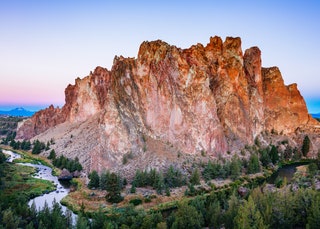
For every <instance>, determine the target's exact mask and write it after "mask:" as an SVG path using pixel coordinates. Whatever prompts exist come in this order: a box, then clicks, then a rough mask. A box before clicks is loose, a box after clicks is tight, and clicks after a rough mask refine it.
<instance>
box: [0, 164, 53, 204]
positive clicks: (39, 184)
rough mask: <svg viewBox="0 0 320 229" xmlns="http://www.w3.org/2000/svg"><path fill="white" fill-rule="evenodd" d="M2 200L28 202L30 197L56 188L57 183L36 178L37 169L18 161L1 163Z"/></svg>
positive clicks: (11, 202) (5, 202)
mask: <svg viewBox="0 0 320 229" xmlns="http://www.w3.org/2000/svg"><path fill="white" fill-rule="evenodd" d="M0 170H1V171H2V172H1V189H0V201H1V203H2V204H6V205H10V204H17V203H19V202H21V203H23V202H27V201H28V200H29V199H31V198H34V197H36V196H40V195H42V194H44V193H48V192H51V191H53V190H55V185H54V184H53V183H52V182H50V181H47V180H42V179H37V178H34V177H33V175H34V174H35V173H36V169H35V168H32V167H29V166H24V165H19V164H16V163H2V164H0Z"/></svg>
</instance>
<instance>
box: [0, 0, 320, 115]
mask: <svg viewBox="0 0 320 229" xmlns="http://www.w3.org/2000/svg"><path fill="white" fill-rule="evenodd" d="M319 22H320V1H316V0H314V1H296V0H293V1H275V0H268V1H267V0H260V1H221V0H220V1H214V0H211V1H203V0H198V1H156V2H153V1H94V0H92V1H74V0H69V1H62V0H55V1H40V0H39V1H35V0H29V1H22V0H20V1H15V0H11V1H1V3H0V31H1V36H0V50H1V51H0V85H1V87H0V104H2V105H3V104H7V105H8V104H12V103H14V104H15V105H17V104H18V105H23V104H26V103H28V104H29V105H30V104H31V105H33V106H34V105H35V104H36V105H39V104H41V105H48V104H51V103H53V104H54V105H60V106H61V105H63V103H64V89H65V88H66V86H67V85H68V84H69V83H71V84H73V83H74V79H75V78H76V77H80V78H82V77H84V76H86V75H88V74H89V72H90V71H91V70H93V69H94V68H95V67H96V66H98V65H99V66H103V67H107V68H108V69H110V68H111V65H112V62H113V58H114V56H115V55H123V56H125V57H136V55H137V53H138V49H139V45H140V44H141V43H142V41H144V40H155V39H162V40H164V41H166V42H168V43H169V44H172V45H176V46H178V47H181V48H188V47H189V46H191V45H193V44H196V43H202V44H204V45H205V44H207V43H208V42H209V38H210V36H215V35H218V36H221V37H222V38H223V39H225V37H226V36H239V37H241V39H242V48H243V50H245V49H247V48H249V47H251V46H258V47H259V48H260V49H261V51H262V61H263V62H262V65H263V66H265V67H270V66H278V67H279V68H280V70H281V72H282V76H283V78H284V80H285V83H286V84H291V83H297V84H298V88H299V89H300V92H301V94H302V95H303V96H304V98H305V99H306V101H307V104H308V108H309V112H311V113H318V112H320V90H319V85H320V68H319V67H318V66H319V64H320V23H319Z"/></svg>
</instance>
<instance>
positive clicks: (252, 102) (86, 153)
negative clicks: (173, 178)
mask: <svg viewBox="0 0 320 229" xmlns="http://www.w3.org/2000/svg"><path fill="white" fill-rule="evenodd" d="M65 94H66V99H65V105H64V106H63V108H62V109H59V108H53V107H52V106H51V107H49V108H47V109H45V110H43V111H40V112H38V113H36V114H35V115H34V116H33V117H32V118H31V119H29V120H27V121H26V122H25V123H24V124H23V125H22V126H21V127H20V128H19V130H18V135H17V136H18V138H27V139H30V138H33V137H35V136H36V138H40V139H43V140H48V139H50V138H54V139H55V140H56V143H57V144H56V146H55V147H57V149H58V151H59V152H60V153H63V154H65V155H67V156H68V155H69V156H75V155H78V156H79V155H80V160H81V161H82V162H83V163H84V164H85V165H86V166H87V168H88V169H97V170H98V171H101V170H103V169H105V168H109V169H110V168H114V167H117V166H121V167H123V168H126V167H127V169H128V170H130V168H129V167H130V163H129V164H128V165H122V159H123V158H124V157H126V155H133V156H134V157H135V158H136V160H137V161H138V163H137V164H136V165H138V166H140V167H147V166H150V167H153V166H158V167H159V166H165V165H166V164H168V163H172V162H173V161H175V160H176V158H177V154H178V156H179V155H183V156H188V155H198V154H200V152H206V154H207V155H208V156H209V157H215V156H217V155H218V154H224V153H225V152H227V151H235V150H238V149H241V148H242V147H243V146H244V145H246V144H252V143H253V141H254V139H255V137H256V136H258V135H259V134H260V133H261V132H262V131H265V130H268V131H271V130H275V131H278V132H279V133H280V132H282V133H284V134H291V133H294V132H295V131H296V130H297V129H298V128H304V127H305V126H308V125H313V124H314V122H315V120H313V119H312V118H311V117H310V116H309V115H308V112H307V108H306V104H305V102H304V99H303V98H302V96H301V95H300V93H299V91H298V89H297V85H295V84H293V85H289V86H286V85H285V84H284V82H283V79H282V76H281V73H280V71H279V69H278V68H276V67H272V68H262V67H261V51H260V50H259V48H257V47H252V48H250V49H248V50H246V51H245V53H244V54H243V52H242V49H241V40H240V38H231V37H227V38H226V40H225V41H224V42H223V41H222V40H221V38H220V37H212V38H210V42H209V43H208V44H207V45H206V46H203V45H202V44H197V45H194V46H192V47H190V48H189V49H180V48H177V47H175V46H171V45H169V44H167V43H165V42H163V41H160V40H157V41H152V42H143V43H142V44H141V46H140V49H139V53H138V56H137V58H124V57H122V56H120V57H115V59H114V63H113V67H112V69H111V71H108V70H107V69H105V68H102V67H97V68H96V69H95V71H94V72H93V73H90V75H89V76H87V77H85V78H83V79H79V78H78V79H76V81H75V85H69V86H68V87H67V88H66V90H65Z"/></svg>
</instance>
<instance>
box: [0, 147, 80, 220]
mask: <svg viewBox="0 0 320 229" xmlns="http://www.w3.org/2000/svg"><path fill="white" fill-rule="evenodd" d="M3 152H4V153H5V154H7V155H9V156H10V157H9V158H8V159H7V162H13V160H14V159H19V158H21V155H20V154H17V153H14V152H12V151H9V150H4V151H3ZM18 164H20V165H24V166H30V167H33V168H36V169H37V172H36V174H35V175H34V177H35V178H39V179H44V180H48V181H51V182H52V183H53V184H54V185H55V186H56V190H55V191H53V192H49V193H46V194H43V195H42V196H38V197H35V198H32V199H30V200H29V203H28V205H29V206H31V205H32V204H33V203H34V204H35V206H36V209H43V207H44V206H45V205H46V204H47V206H48V207H49V208H51V207H52V205H53V202H54V201H56V202H57V203H59V204H60V201H61V200H62V198H63V197H65V196H66V195H68V193H69V192H70V183H69V182H63V181H59V180H58V177H56V176H53V175H52V169H51V168H50V167H48V166H45V165H42V164H31V163H18ZM60 205H61V204H60ZM61 209H62V211H63V212H64V213H65V214H66V213H67V208H66V207H65V206H63V205H61ZM70 212H71V211H70ZM76 218H77V215H75V214H74V213H72V219H73V222H76Z"/></svg>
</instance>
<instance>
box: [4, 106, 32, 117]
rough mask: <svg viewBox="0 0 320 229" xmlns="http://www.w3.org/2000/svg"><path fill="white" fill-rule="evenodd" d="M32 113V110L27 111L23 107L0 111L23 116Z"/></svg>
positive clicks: (5, 113)
mask: <svg viewBox="0 0 320 229" xmlns="http://www.w3.org/2000/svg"><path fill="white" fill-rule="evenodd" d="M34 113H35V112H34V111H28V110H26V109H24V108H23V107H18V108H15V109H13V110H10V111H0V115H10V116H24V117H30V116H32V115H33V114H34Z"/></svg>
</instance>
